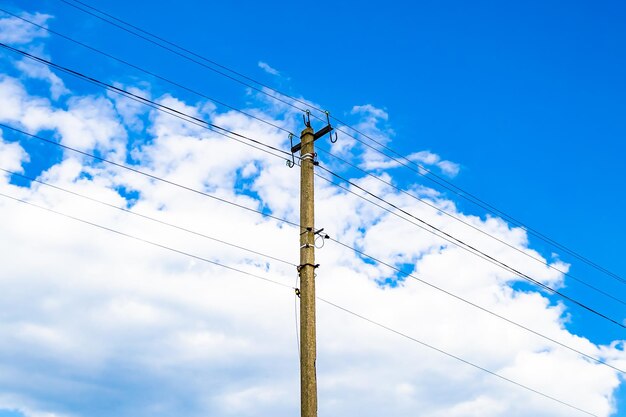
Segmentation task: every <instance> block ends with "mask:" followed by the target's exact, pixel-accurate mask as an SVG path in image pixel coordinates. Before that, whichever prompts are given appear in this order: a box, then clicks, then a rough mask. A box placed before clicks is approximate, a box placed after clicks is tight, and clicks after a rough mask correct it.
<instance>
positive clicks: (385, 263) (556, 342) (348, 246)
mask: <svg viewBox="0 0 626 417" xmlns="http://www.w3.org/2000/svg"><path fill="white" fill-rule="evenodd" d="M0 126H3V127H8V126H4V125H2V124H0ZM8 128H9V129H12V130H14V131H17V132H18V133H22V134H25V135H28V136H30V137H32V138H36V139H40V140H42V138H40V137H37V136H35V135H31V134H27V133H25V132H22V131H20V130H17V129H14V128H11V127H8ZM44 142H46V143H49V144H52V145H57V146H61V147H64V148H66V149H68V150H71V151H74V152H78V153H80V154H83V155H86V156H90V157H92V158H96V159H99V158H97V157H95V156H94V155H90V154H86V153H84V152H82V151H77V150H75V149H73V148H68V147H65V146H64V145H61V144H59V143H58V142H53V141H47V140H44ZM122 168H125V167H122ZM126 169H127V168H126ZM0 170H2V171H4V172H7V173H9V174H11V175H16V176H19V177H21V178H25V179H27V180H31V181H35V182H37V183H40V184H43V185H47V186H49V187H52V188H55V189H58V190H61V191H64V192H67V193H70V194H72V195H74V196H77V197H82V198H85V199H87V200H89V201H92V202H95V203H99V204H102V205H105V206H108V207H111V208H115V209H117V210H121V211H124V212H128V213H130V214H133V215H137V216H139V217H144V218H147V219H149V220H153V221H155V222H158V223H161V224H165V225H168V226H170V227H174V228H177V229H180V230H183V231H186V232H188V233H192V234H196V235H200V236H204V235H203V234H200V233H197V232H194V231H192V230H189V229H185V228H181V227H178V226H175V225H173V224H170V223H165V222H162V221H160V220H158V219H153V218H150V217H148V216H144V215H141V214H139V213H137V212H133V211H130V210H127V209H123V208H120V207H117V206H114V205H111V204H109V203H106V202H103V201H100V200H97V199H94V198H91V197H88V196H84V195H82V194H80V193H76V192H73V191H70V190H66V189H64V188H61V187H58V186H55V185H52V184H48V183H46V182H44V181H41V180H38V179H34V178H32V177H29V176H26V175H23V174H19V173H16V172H14V171H10V170H6V169H3V168H0ZM131 171H134V172H136V171H135V170H132V169H131ZM220 201H223V202H228V201H224V200H220ZM228 203H230V202H228ZM280 220H281V221H283V222H285V223H289V222H288V221H287V220H285V219H280ZM326 236H327V238H328V239H330V240H331V241H333V242H335V243H337V244H338V245H341V246H343V247H345V248H347V249H350V250H352V251H354V252H355V253H357V254H359V255H360V256H365V257H367V258H369V259H371V260H373V261H375V262H378V263H379V264H381V265H384V266H386V267H388V268H390V269H392V270H394V271H396V272H398V273H401V274H403V275H406V276H409V277H411V278H413V279H415V280H417V281H418V282H420V283H422V284H425V285H427V286H429V287H431V288H433V289H435V290H437V291H439V292H442V293H443V294H446V295H448V296H451V297H453V298H455V299H457V300H459V301H462V302H464V303H466V304H468V305H470V306H472V307H474V308H477V309H479V310H482V311H484V312H486V313H488V314H490V315H492V316H494V317H496V318H499V319H501V320H504V321H505V322H508V323H509V324H512V325H515V326H517V327H518V328H521V329H523V330H526V331H528V332H530V333H533V334H535V335H537V336H539V337H541V338H543V339H545V340H548V341H550V342H553V343H555V344H557V345H559V346H562V347H564V348H566V349H568V350H570V351H572V352H574V353H577V354H580V355H582V356H584V357H586V358H588V359H590V360H592V361H594V362H596V363H599V364H602V365H605V366H608V367H610V368H613V369H614V370H617V371H619V372H622V373H624V371H622V370H621V369H619V368H617V367H615V366H613V365H611V364H609V363H607V362H604V361H602V360H600V359H598V358H595V357H593V356H591V355H588V354H586V353H584V352H581V351H579V350H577V349H575V348H572V347H571V346H568V345H566V344H564V343H561V342H559V341H557V340H555V339H553V338H550V337H549V336H546V335H544V334H541V333H539V332H537V331H534V330H532V329H530V328H528V327H526V326H524V325H522V324H520V323H517V322H515V321H513V320H511V319H508V318H506V317H504V316H502V315H499V314H497V313H495V312H493V311H491V310H489V309H487V308H484V307H481V306H480V305H478V304H476V303H473V302H471V301H469V300H467V299H465V298H463V297H460V296H458V295H456V294H454V293H452V292H449V291H447V290H445V289H443V288H440V287H438V286H436V285H434V284H431V283H429V282H427V281H425V280H423V279H421V278H419V277H417V276H415V275H414V274H410V273H406V272H404V271H402V270H400V269H398V268H396V267H394V266H393V265H391V264H389V263H387V262H384V261H382V260H380V259H378V258H376V257H373V256H371V255H369V254H367V253H365V252H363V251H361V250H359V249H357V248H355V247H353V246H350V245H348V244H346V243H343V242H341V241H340V240H337V239H334V238H331V237H330V236H328V235H326ZM204 237H207V238H209V239H213V238H212V237H209V236H204ZM218 242H221V243H225V244H228V245H231V244H229V243H226V242H224V241H221V240H218ZM232 246H234V247H236V248H239V249H243V250H246V251H249V252H252V253H255V254H257V255H261V256H266V257H268V258H269V259H274V260H277V261H280V262H283V263H288V264H289V265H291V266H295V265H294V264H292V263H289V262H288V261H285V260H282V259H278V258H274V257H272V256H269V255H266V254H262V253H260V252H255V251H252V250H249V249H247V248H243V247H239V246H237V245H232ZM296 279H297V278H296ZM296 288H297V285H296Z"/></svg>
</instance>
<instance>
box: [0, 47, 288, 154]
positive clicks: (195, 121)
mask: <svg viewBox="0 0 626 417" xmlns="http://www.w3.org/2000/svg"><path fill="white" fill-rule="evenodd" d="M0 47H3V48H5V49H8V50H10V51H12V52H15V53H17V54H20V55H23V56H25V57H26V58H29V59H31V60H33V61H36V62H40V63H42V64H45V65H47V66H49V67H52V68H56V69H58V70H60V71H63V72H65V73H67V74H70V75H73V76H75V77H78V78H81V79H83V80H85V81H88V82H90V83H93V84H96V85H98V86H100V87H103V88H105V89H107V90H109V91H114V92H116V93H118V94H121V95H123V96H126V97H128V98H131V99H133V100H135V101H139V102H141V103H143V104H146V105H148V106H150V107H153V108H158V109H162V110H164V112H165V113H168V114H171V115H173V116H174V115H176V117H178V118H180V119H182V120H185V121H188V122H190V123H193V124H196V125H198V123H200V124H201V125H199V126H201V127H204V128H207V129H209V130H211V131H213V132H216V133H219V132H222V133H224V132H226V133H228V134H230V135H234V136H236V137H237V138H241V139H245V140H247V141H250V142H252V143H255V144H257V145H261V146H264V147H266V148H268V149H271V150H273V151H276V152H279V153H282V154H284V155H287V156H289V157H290V158H291V157H293V154H292V153H291V152H288V151H285V150H283V149H280V148H277V147H275V146H272V145H268V144H266V143H263V142H261V141H258V140H256V139H252V138H250V137H248V136H245V135H242V134H240V133H236V132H233V131H231V130H228V129H225V128H223V127H221V126H218V125H216V124H214V123H210V122H207V121H206V120H203V119H200V118H198V117H195V116H192V115H189V114H187V113H184V112H181V111H179V110H176V109H174V108H172V107H169V106H165V105H163V104H160V103H157V102H155V101H153V100H149V99H147V98H145V97H142V96H140V95H138V94H135V93H131V92H130V91H127V90H124V89H123V88H119V87H116V86H114V85H111V84H108V83H105V82H104V81H100V80H98V79H96V78H93V77H90V76H88V75H85V74H82V73H80V72H78V71H74V70H72V69H69V68H67V67H64V66H61V65H59V64H55V63H53V62H51V61H48V60H46V59H43V58H41V57H38V56H35V55H33V54H30V53H28V52H25V51H22V50H20V49H17V48H13V47H12V46H9V45H7V44H5V43H2V42H0ZM223 136H226V137H229V138H230V139H233V140H236V141H238V142H240V143H245V142H241V141H240V140H238V139H235V138H232V137H230V136H228V135H223ZM247 145H248V146H252V145H250V144H247ZM252 147H253V148H255V149H260V148H258V147H255V146H252ZM264 152H267V151H264ZM267 153H270V154H271V155H274V156H277V155H275V154H272V153H271V152H267ZM281 158H282V159H283V160H285V161H289V159H287V158H284V157H281Z"/></svg>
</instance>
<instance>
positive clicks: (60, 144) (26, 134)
mask: <svg viewBox="0 0 626 417" xmlns="http://www.w3.org/2000/svg"><path fill="white" fill-rule="evenodd" d="M0 127H2V128H6V129H10V130H13V131H14V132H17V133H20V134H22V135H25V136H28V137H31V138H33V139H37V140H40V141H42V142H45V143H48V144H51V145H54V146H58V147H61V148H63V149H67V150H69V151H72V152H75V153H78V154H80V155H83V156H87V157H89V158H93V159H95V160H97V161H100V162H104V163H107V164H110V165H112V166H115V167H117V168H122V169H125V170H128V171H131V172H134V173H136V174H139V175H143V176H145V177H147V178H150V179H153V180H155V181H159V182H162V183H164V184H168V185H171V186H174V187H177V188H180V189H183V190H186V191H190V192H192V193H195V194H199V195H202V196H204V197H208V198H211V199H213V200H216V201H220V202H222V203H225V204H228V205H231V206H234V207H238V208H240V209H242V210H245V211H249V212H252V213H257V214H259V215H261V216H263V217H267V218H270V219H273V220H276V221H278V222H281V223H285V224H288V225H290V226H294V227H297V228H298V229H301V227H300V225H299V224H297V223H295V222H292V221H289V220H287V219H282V218H280V217H278V216H274V215H273V214H270V213H265V212H263V211H261V210H257V209H254V208H251V207H247V206H244V205H243V204H239V203H235V202H233V201H229V200H227V199H225V198H221V197H218V196H215V195H212V194H209V193H207V192H205V191H202V190H198V189H195V188H192V187H188V186H186V185H183V184H180V183H177V182H174V181H170V180H168V179H165V178H162V177H159V176H157V175H154V174H150V173H149V172H145V171H142V170H140V169H137V168H133V167H131V166H129V165H126V164H121V163H118V162H115V161H111V160H110V159H106V158H103V157H100V156H97V155H94V154H91V153H88V152H84V151H81V150H79V149H76V148H73V147H71V146H67V145H63V144H62V143H59V142H56V141H53V140H50V139H46V138H44V137H41V136H38V135H34V134H31V133H28V132H25V131H23V130H20V129H17V128H15V127H12V126H9V125H6V124H4V123H0Z"/></svg>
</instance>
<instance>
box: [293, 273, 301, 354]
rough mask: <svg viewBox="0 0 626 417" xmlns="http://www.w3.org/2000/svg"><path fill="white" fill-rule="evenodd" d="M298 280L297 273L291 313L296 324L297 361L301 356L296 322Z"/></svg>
mask: <svg viewBox="0 0 626 417" xmlns="http://www.w3.org/2000/svg"><path fill="white" fill-rule="evenodd" d="M298 278H299V273H298V275H296V284H295V287H294V288H295V289H296V290H294V293H293V312H294V318H295V323H296V345H297V346H298V359H300V355H301V352H300V329H299V327H298V323H299V321H298V318H299V317H298V298H299V297H298V293H297V292H296V291H297V289H299V288H300V283H299V282H298V281H299V279H298Z"/></svg>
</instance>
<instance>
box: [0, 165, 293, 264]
mask: <svg viewBox="0 0 626 417" xmlns="http://www.w3.org/2000/svg"><path fill="white" fill-rule="evenodd" d="M0 171H3V172H6V173H7V174H10V175H14V176H17V177H20V178H23V179H26V180H29V181H33V182H36V183H38V184H41V185H45V186H46V187H50V188H53V189H55V190H59V191H63V192H64V193H67V194H71V195H73V196H75V197H80V198H84V199H86V200H89V201H91V202H94V203H98V204H101V205H103V206H106V207H110V208H113V209H116V210H119V211H122V212H124V213H128V214H132V215H134V216H137V217H141V218H142V219H146V220H150V221H151V222H155V223H159V224H162V225H164V226H167V227H170V228H173V229H176V230H180V231H182V232H185V233H189V234H193V235H196V236H199V237H202V238H205V239H208V240H212V241H213V242H217V243H220V244H222V245H226V246H230V247H232V248H236V249H239V250H242V251H246V252H249V253H253V254H255V255H258V256H262V257H264V258H268V259H271V260H274V261H278V262H281V263H283V264H286V265H289V266H293V267H294V268H295V267H297V265H296V264H294V263H293V262H289V261H286V260H284V259H281V258H277V257H275V256H272V255H268V254H266V253H262V252H258V251H255V250H252V249H249V248H246V247H243V246H240V245H237V244H234V243H231V242H227V241H225V240H222V239H218V238H216V237H213V236H209V235H207V234H204V233H200V232H196V231H194V230H191V229H187V228H185V227H182V226H178V225H175V224H173V223H168V222H166V221H163V220H159V219H157V218H154V217H150V216H147V215H145V214H141V213H138V212H136V211H132V210H129V209H126V208H124V207H119V206H116V205H115V204H110V203H107V202H106V201H102V200H98V199H96V198H91V197H89V196H86V195H84V194H80V193H77V192H74V191H72V190H68V189H66V188H63V187H59V186H57V185H54V184H50V183H48V182H45V181H41V180H38V179H36V178H33V177H30V176H28V175H24V174H20V173H18V172H15V171H11V170H8V169H5V168H2V167H0Z"/></svg>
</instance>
